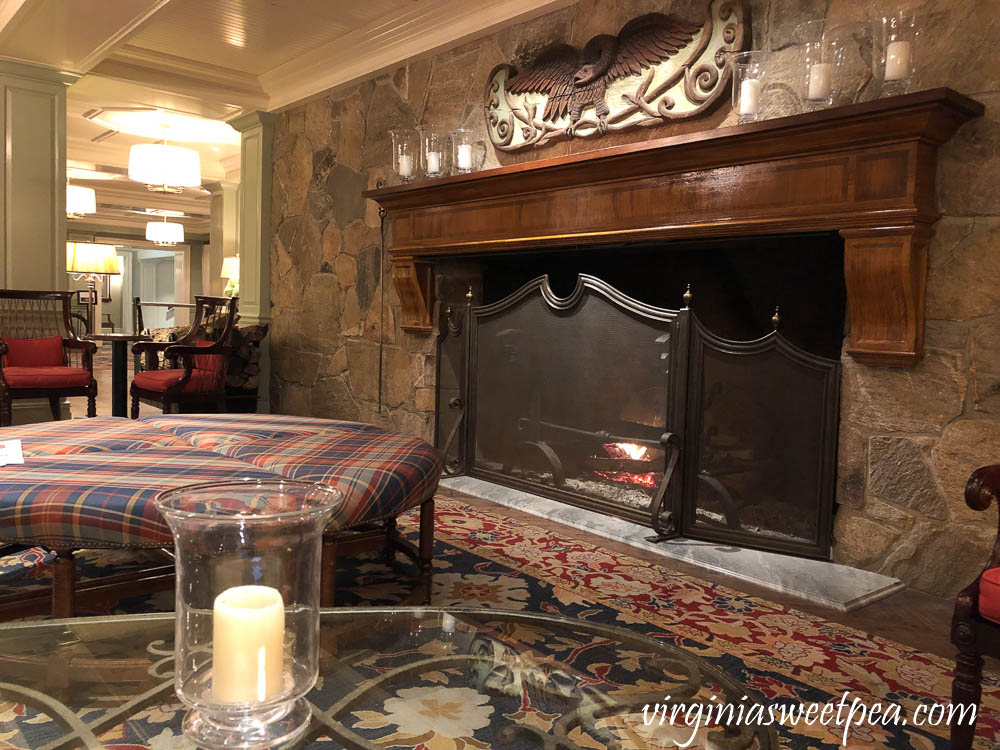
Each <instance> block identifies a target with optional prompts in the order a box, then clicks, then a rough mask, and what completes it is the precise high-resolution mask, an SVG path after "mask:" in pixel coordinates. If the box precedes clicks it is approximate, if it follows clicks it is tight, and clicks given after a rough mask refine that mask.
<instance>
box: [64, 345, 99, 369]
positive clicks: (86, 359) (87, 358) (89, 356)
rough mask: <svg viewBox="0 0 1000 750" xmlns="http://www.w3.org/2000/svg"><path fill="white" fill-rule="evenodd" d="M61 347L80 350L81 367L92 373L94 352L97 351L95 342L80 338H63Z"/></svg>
mask: <svg viewBox="0 0 1000 750" xmlns="http://www.w3.org/2000/svg"><path fill="white" fill-rule="evenodd" d="M63 347H65V348H67V349H79V350H80V351H81V352H82V356H81V357H80V359H81V360H82V364H83V369H84V370H86V371H87V372H89V373H90V374H91V375H93V374H94V354H95V353H96V352H97V344H95V343H94V342H93V341H83V340H82V339H75V338H74V339H67V338H64V339H63Z"/></svg>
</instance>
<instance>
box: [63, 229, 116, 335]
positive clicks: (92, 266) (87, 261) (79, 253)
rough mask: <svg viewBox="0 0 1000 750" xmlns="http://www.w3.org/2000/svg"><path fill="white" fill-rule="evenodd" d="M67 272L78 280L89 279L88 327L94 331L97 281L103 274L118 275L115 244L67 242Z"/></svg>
mask: <svg viewBox="0 0 1000 750" xmlns="http://www.w3.org/2000/svg"><path fill="white" fill-rule="evenodd" d="M66 272H67V273H71V274H73V278H74V279H76V280H77V281H80V280H81V279H86V280H87V290H88V292H89V296H88V297H87V327H88V328H89V329H90V333H93V332H94V303H95V300H96V299H97V282H98V280H99V279H100V277H101V276H111V275H115V276H118V275H119V274H121V267H120V266H119V265H118V253H117V252H115V246H114V245H101V244H97V243H93V242H67V243H66Z"/></svg>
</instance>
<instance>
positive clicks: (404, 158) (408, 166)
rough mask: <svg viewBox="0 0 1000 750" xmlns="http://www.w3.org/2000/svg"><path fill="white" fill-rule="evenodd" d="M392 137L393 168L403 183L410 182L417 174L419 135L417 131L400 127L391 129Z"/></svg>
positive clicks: (390, 134)
mask: <svg viewBox="0 0 1000 750" xmlns="http://www.w3.org/2000/svg"><path fill="white" fill-rule="evenodd" d="M389 136H390V137H391V138H392V170H393V171H394V172H395V173H396V175H397V176H398V177H399V181H400V182H402V183H404V184H405V183H407V182H410V180H412V179H413V178H414V176H416V174H417V163H418V161H419V160H418V158H417V150H418V144H419V141H420V139H419V137H418V135H417V131H415V130H407V129H402V128H401V129H398V130H390V131H389Z"/></svg>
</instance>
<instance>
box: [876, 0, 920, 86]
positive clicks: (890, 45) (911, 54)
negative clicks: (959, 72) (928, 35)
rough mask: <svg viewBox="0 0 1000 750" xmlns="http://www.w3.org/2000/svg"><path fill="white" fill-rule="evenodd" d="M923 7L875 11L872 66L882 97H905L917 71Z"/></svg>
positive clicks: (909, 6) (901, 7) (914, 6)
mask: <svg viewBox="0 0 1000 750" xmlns="http://www.w3.org/2000/svg"><path fill="white" fill-rule="evenodd" d="M923 11H924V6H923V5H922V4H919V5H918V4H910V5H903V6H898V5H894V6H890V10H886V11H885V12H883V11H882V10H879V9H877V8H876V9H872V11H871V14H872V67H873V71H872V72H873V73H874V76H875V80H876V82H877V83H878V84H879V92H880V95H882V96H895V95H897V94H905V93H906V92H907V91H909V90H910V86H911V84H912V82H913V75H914V73H916V70H917V66H916V63H917V56H918V53H919V52H920V49H919V48H920V41H921V34H922V29H921V27H920V24H921V23H922V17H923Z"/></svg>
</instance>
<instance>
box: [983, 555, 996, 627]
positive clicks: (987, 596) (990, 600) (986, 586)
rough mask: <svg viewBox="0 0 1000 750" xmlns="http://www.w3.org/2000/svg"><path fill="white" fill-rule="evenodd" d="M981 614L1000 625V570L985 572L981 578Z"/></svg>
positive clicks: (992, 569)
mask: <svg viewBox="0 0 1000 750" xmlns="http://www.w3.org/2000/svg"><path fill="white" fill-rule="evenodd" d="M979 614H981V615H982V616H983V617H985V618H986V619H987V620H992V621H993V622H997V623H1000V568H990V569H989V570H986V571H983V575H982V576H981V577H980V578H979Z"/></svg>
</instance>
